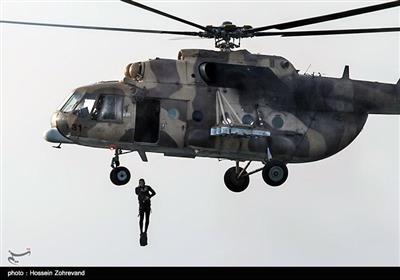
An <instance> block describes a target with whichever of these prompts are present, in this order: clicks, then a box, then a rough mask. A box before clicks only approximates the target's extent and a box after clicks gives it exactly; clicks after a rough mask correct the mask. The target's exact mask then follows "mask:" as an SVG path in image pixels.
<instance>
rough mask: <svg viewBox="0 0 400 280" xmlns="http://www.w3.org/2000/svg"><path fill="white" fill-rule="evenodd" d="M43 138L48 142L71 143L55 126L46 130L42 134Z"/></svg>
mask: <svg viewBox="0 0 400 280" xmlns="http://www.w3.org/2000/svg"><path fill="white" fill-rule="evenodd" d="M43 137H44V139H45V140H46V141H47V142H50V143H72V141H71V140H69V139H68V138H66V137H64V135H62V134H61V133H60V132H59V131H58V129H57V128H55V127H53V128H50V129H49V130H47V131H46V132H45V133H44V135H43Z"/></svg>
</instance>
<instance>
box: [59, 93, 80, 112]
mask: <svg viewBox="0 0 400 280" xmlns="http://www.w3.org/2000/svg"><path fill="white" fill-rule="evenodd" d="M82 96H83V93H81V92H75V93H73V94H72V95H71V97H70V98H68V100H67V102H65V104H64V105H63V106H62V107H61V110H60V111H61V112H64V113H68V112H71V111H72V110H73V109H74V107H75V105H76V104H77V103H78V102H79V100H81V98H82Z"/></svg>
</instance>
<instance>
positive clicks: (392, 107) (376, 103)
mask: <svg viewBox="0 0 400 280" xmlns="http://www.w3.org/2000/svg"><path fill="white" fill-rule="evenodd" d="M353 87H354V102H355V104H356V105H358V106H357V107H361V109H363V110H365V111H367V112H368V113H369V114H396V115H399V114H400V83H399V82H397V84H385V83H377V82H367V81H353Z"/></svg>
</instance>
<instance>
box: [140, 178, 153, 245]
mask: <svg viewBox="0 0 400 280" xmlns="http://www.w3.org/2000/svg"><path fill="white" fill-rule="evenodd" d="M135 193H136V194H137V196H138V200H139V217H140V220H139V227H140V245H142V246H145V245H147V229H148V227H149V222H150V212H151V208H150V206H151V201H150V199H151V198H152V197H153V196H155V195H156V192H155V191H154V190H153V189H152V188H151V187H150V186H147V185H145V182H144V179H140V180H139V186H137V187H136V189H135ZM144 215H146V224H145V228H144V231H143V219H144Z"/></svg>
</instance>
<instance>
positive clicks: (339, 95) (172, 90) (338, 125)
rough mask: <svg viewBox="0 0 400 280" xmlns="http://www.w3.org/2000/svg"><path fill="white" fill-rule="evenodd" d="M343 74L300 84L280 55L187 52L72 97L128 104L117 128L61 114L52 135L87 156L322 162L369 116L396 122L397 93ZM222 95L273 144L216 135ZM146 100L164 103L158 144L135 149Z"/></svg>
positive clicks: (305, 78)
mask: <svg viewBox="0 0 400 280" xmlns="http://www.w3.org/2000/svg"><path fill="white" fill-rule="evenodd" d="M205 63H206V64H205ZM207 67H208V68H207ZM202 69H203V70H202ZM204 69H205V70H204ZM207 69H208V70H207ZM207 71H208V72H207ZM347 71H348V69H347V70H346V71H345V72H344V74H343V77H342V78H339V79H337V78H327V77H319V76H314V75H300V74H298V71H296V69H295V68H294V66H293V65H292V64H291V63H290V62H289V61H288V60H286V59H285V58H283V57H279V56H268V55H256V54H251V53H249V52H248V51H246V50H239V51H231V52H219V51H210V50H198V49H187V50H181V51H180V53H179V57H178V60H173V59H159V58H156V59H154V60H149V61H145V62H138V63H133V64H130V65H128V66H127V68H126V71H125V78H124V79H123V81H113V82H100V83H96V84H93V85H89V86H84V87H80V88H78V89H76V91H75V92H78V93H79V92H80V93H82V94H83V95H89V94H91V95H93V96H94V97H96V96H98V95H99V94H113V95H118V96H122V98H123V105H122V118H121V120H120V121H115V122H105V121H98V120H94V119H92V118H91V117H90V116H89V117H88V116H86V117H80V116H78V114H76V113H75V112H68V113H65V112H62V111H61V110H59V111H57V112H56V113H54V116H53V118H52V127H57V129H58V130H59V131H60V133H61V134H62V135H64V136H65V137H67V138H69V139H70V140H72V141H73V142H74V143H76V144H79V145H85V146H91V147H99V148H110V147H114V148H116V147H117V148H121V149H125V150H138V151H142V152H158V153H164V154H165V155H166V156H179V157H196V156H201V157H212V158H226V159H231V160H240V161H244V160H255V161H265V160H266V159H267V152H266V151H267V147H269V149H270V152H271V154H272V157H273V158H274V159H278V160H281V161H283V162H285V163H296V162H309V161H316V160H320V159H323V158H326V157H329V156H331V155H333V154H335V153H337V152H339V151H340V150H342V149H344V148H345V147H346V146H348V145H349V144H350V143H351V142H352V141H353V140H354V139H355V138H356V137H357V135H358V134H359V133H360V131H361V130H362V128H363V126H364V124H365V122H366V120H367V117H368V114H399V113H400V97H399V96H400V86H399V85H398V84H397V85H395V84H384V83H375V82H367V81H356V80H351V79H349V77H348V72H347ZM217 91H219V92H220V93H222V94H223V96H224V97H225V98H226V100H228V101H229V103H230V105H231V106H232V108H233V109H234V111H235V112H236V114H237V115H238V116H239V118H240V119H241V120H242V119H243V120H244V119H246V118H247V119H248V120H252V121H251V126H253V127H263V128H264V129H268V130H269V131H270V132H271V136H270V137H237V136H210V129H211V127H213V126H215V125H216V119H217V116H216V105H217V104H216V93H217ZM147 99H155V100H159V102H160V112H159V121H160V122H159V138H158V141H157V142H155V143H142V142H136V141H134V140H135V128H136V123H135V122H136V106H141V102H143V100H147ZM149 113H150V112H149Z"/></svg>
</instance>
